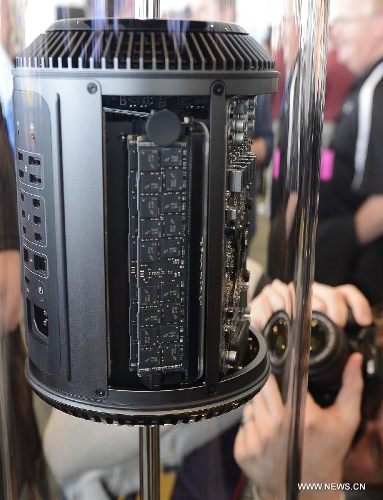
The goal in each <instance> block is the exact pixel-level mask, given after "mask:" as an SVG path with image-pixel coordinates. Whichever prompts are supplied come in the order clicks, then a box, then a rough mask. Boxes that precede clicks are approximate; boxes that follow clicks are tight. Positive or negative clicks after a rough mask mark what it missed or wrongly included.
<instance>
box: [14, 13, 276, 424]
mask: <svg viewBox="0 0 383 500" xmlns="http://www.w3.org/2000/svg"><path fill="white" fill-rule="evenodd" d="M14 82H15V90H14V111H15V132H16V173H17V182H18V206H19V219H20V235H21V238H20V239H21V254H22V262H23V286H24V301H25V303H24V305H25V323H26V334H27V343H28V360H27V366H26V373H27V377H28V379H29V381H30V383H31V385H32V387H33V388H34V390H35V391H36V392H37V393H38V394H39V395H40V396H41V397H42V398H43V399H45V400H47V401H48V402H49V403H50V404H52V405H53V406H55V407H57V408H59V409H61V410H63V411H66V412H68V413H71V414H73V415H77V416H80V417H84V418H87V419H93V420H97V421H98V420H102V421H106V422H109V423H112V422H117V423H120V424H124V423H126V424H140V425H149V424H164V423H176V422H188V421H191V420H199V419H201V418H210V417H213V416H216V415H220V414H222V413H225V412H227V411H229V410H231V409H234V408H236V407H237V406H239V405H240V404H242V403H243V402H245V401H247V400H248V399H250V398H251V397H252V396H253V395H254V394H255V393H256V392H258V391H259V390H260V388H261V387H262V386H263V384H264V383H265V381H266V379H267V377H268V374H269V362H268V358H267V354H266V347H265V343H264V341H263V339H262V337H261V336H260V335H259V334H258V333H257V332H255V331H254V330H253V329H252V328H250V327H249V319H248V310H247V309H246V304H247V281H248V279H249V275H248V274H249V273H248V272H247V270H246V255H247V225H248V217H249V210H250V208H251V200H250V199H249V188H250V185H251V181H252V179H253V177H254V172H255V168H256V158H255V156H254V155H253V154H252V153H251V140H252V139H251V138H252V135H253V128H254V118H255V113H256V100H257V94H262V93H270V92H274V91H276V90H277V82H278V73H277V72H276V71H275V70H274V63H273V60H272V59H271V58H270V56H269V55H268V54H267V52H266V51H265V50H264V49H263V48H262V47H261V46H260V45H259V44H258V43H257V42H256V41H255V40H254V39H253V38H252V37H251V36H249V35H248V34H247V33H246V32H245V31H244V30H243V29H242V28H240V27H239V26H238V25H236V24H231V23H206V22H196V21H194V22H193V21H165V20H118V21H117V20H103V21H101V20H93V21H92V20H70V21H61V22H58V23H55V24H54V25H53V26H52V27H51V28H49V29H48V30H47V31H46V33H44V34H42V35H41V36H40V37H38V38H37V39H36V40H35V41H34V42H33V43H32V44H31V45H30V46H29V47H28V48H27V49H26V50H25V52H24V53H23V54H22V56H20V57H19V58H18V59H17V64H16V70H15V72H14Z"/></svg>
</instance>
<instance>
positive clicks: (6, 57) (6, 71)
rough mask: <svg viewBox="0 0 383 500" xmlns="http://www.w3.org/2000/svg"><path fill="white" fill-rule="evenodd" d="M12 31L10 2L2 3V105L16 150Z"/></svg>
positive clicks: (0, 90)
mask: <svg viewBox="0 0 383 500" xmlns="http://www.w3.org/2000/svg"><path fill="white" fill-rule="evenodd" d="M11 31H12V25H11V20H10V15H9V5H8V0H1V2H0V68H1V78H0V104H1V106H2V109H3V115H4V118H5V121H6V125H7V133H8V139H9V142H10V144H11V148H12V150H14V146H15V143H14V130H13V108H12V91H13V80H12V69H13V62H12V58H11V56H10V54H11Z"/></svg>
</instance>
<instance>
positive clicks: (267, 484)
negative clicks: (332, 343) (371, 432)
mask: <svg viewBox="0 0 383 500" xmlns="http://www.w3.org/2000/svg"><path fill="white" fill-rule="evenodd" d="M361 364H362V356H361V355H360V354H359V353H355V354H352V355H351V356H350V358H349V359H348V361H347V363H346V366H345V369H344V372H343V379H342V387H341V389H340V391H339V393H338V396H337V398H336V400H335V402H334V404H333V405H332V406H330V407H329V408H321V407H320V406H319V405H317V404H316V403H315V401H314V399H313V398H312V396H311V395H310V394H308V395H307V401H306V411H305V423H304V438H303V455H302V476H301V482H302V483H311V484H314V483H315V484H316V483H323V484H324V483H340V482H341V481H342V464H343V460H344V458H345V456H346V454H347V451H348V450H349V448H350V445H351V442H352V439H353V436H354V434H355V432H356V429H357V427H358V424H359V421H360V404H361V398H362V390H363V378H362V374H361ZM287 431H288V414H287V411H286V408H285V407H284V406H283V403H282V399H281V396H280V393H279V389H278V385H277V382H276V380H275V378H274V376H273V375H271V376H270V378H269V380H268V381H267V383H266V384H265V386H264V388H263V389H262V390H261V391H260V392H259V393H258V394H257V395H256V396H255V397H254V398H253V400H252V402H251V403H248V404H247V405H245V407H244V410H243V423H242V425H241V427H240V429H239V431H238V434H237V436H236V440H235V444H234V457H235V459H236V461H237V463H238V465H239V466H240V467H241V469H242V470H243V472H244V473H245V475H246V476H247V477H248V478H249V479H250V480H251V481H252V483H253V484H254V485H255V486H256V487H257V490H258V493H259V496H260V498H261V499H262V500H281V499H282V498H284V496H285V495H284V488H285V484H286V483H285V474H286V463H287V459H288V457H287V456H286V453H287V447H286V442H287ZM338 498H339V492H338V491H326V500H337V499H338ZM317 499H318V500H323V491H314V490H313V491H305V492H304V491H301V493H300V500H317Z"/></svg>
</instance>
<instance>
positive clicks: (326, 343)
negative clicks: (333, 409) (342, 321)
mask: <svg viewBox="0 0 383 500" xmlns="http://www.w3.org/2000/svg"><path fill="white" fill-rule="evenodd" d="M289 332H290V319H289V317H288V315H287V314H286V312H285V311H283V310H279V311H277V312H275V313H274V314H273V315H272V316H271V318H270V319H269V321H268V322H267V324H266V326H265V328H264V331H263V334H264V337H265V339H266V344H267V349H268V352H269V356H270V361H271V366H272V372H273V373H274V374H275V375H276V377H277V380H278V382H279V383H281V382H282V376H283V368H284V363H285V360H286V356H287V353H288V347H289V342H288V339H289ZM353 352H360V353H362V355H363V365H362V370H363V379H364V390H363V397H362V406H361V413H362V417H363V418H365V419H370V418H373V417H374V416H375V414H376V412H377V410H378V408H379V406H380V404H381V402H382V399H383V363H382V350H381V347H380V346H379V345H378V342H377V335H376V327H375V325H373V324H372V325H370V326H367V327H361V326H360V325H358V324H357V323H356V322H355V320H354V319H353V318H352V315H351V314H350V316H349V320H348V322H347V324H346V327H345V328H344V329H343V328H340V327H339V326H337V325H336V324H335V323H334V322H333V321H332V320H331V319H330V318H329V317H328V316H326V315H325V314H323V313H321V312H319V311H313V313H312V319H311V340H310V360H309V375H308V390H309V392H310V393H311V394H312V396H313V398H314V400H315V401H316V402H317V403H318V404H319V405H320V406H322V407H327V406H330V405H332V404H333V403H334V401H335V399H336V396H337V394H338V392H339V389H340V387H341V385H342V373H343V369H344V366H345V364H346V361H347V359H348V357H349V356H350V354H351V353H353Z"/></svg>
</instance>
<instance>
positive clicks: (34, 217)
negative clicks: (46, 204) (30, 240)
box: [33, 215, 41, 226]
mask: <svg viewBox="0 0 383 500" xmlns="http://www.w3.org/2000/svg"><path fill="white" fill-rule="evenodd" d="M33 222H34V223H35V224H36V226H39V225H40V224H41V217H39V216H38V215H34V216H33Z"/></svg>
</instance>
